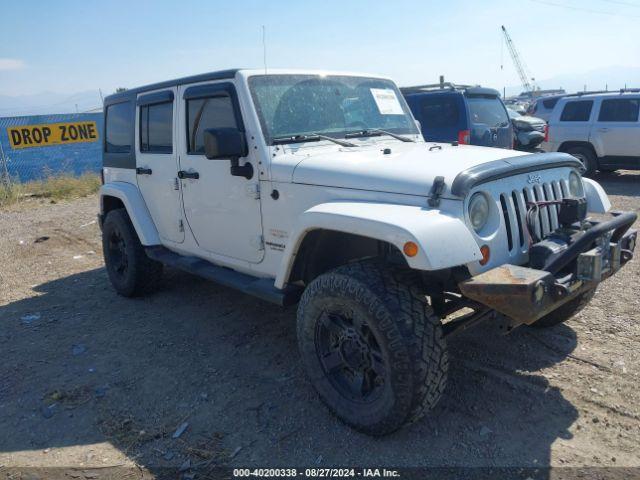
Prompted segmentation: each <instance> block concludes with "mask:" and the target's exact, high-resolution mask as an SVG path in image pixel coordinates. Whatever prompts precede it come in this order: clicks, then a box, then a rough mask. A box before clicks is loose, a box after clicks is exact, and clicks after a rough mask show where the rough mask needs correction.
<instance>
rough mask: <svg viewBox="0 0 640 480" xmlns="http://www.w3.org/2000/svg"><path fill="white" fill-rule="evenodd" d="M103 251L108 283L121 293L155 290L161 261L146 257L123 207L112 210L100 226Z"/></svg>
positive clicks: (160, 277)
mask: <svg viewBox="0 0 640 480" xmlns="http://www.w3.org/2000/svg"><path fill="white" fill-rule="evenodd" d="M102 251H103V254H104V263H105V266H106V268H107V273H108V275H109V280H110V281H111V285H113V288H114V289H115V290H116V292H118V293H119V294H120V295H123V296H125V297H135V296H138V295H142V294H145V293H150V292H152V291H153V290H155V289H156V288H157V287H158V285H159V284H160V280H161V279H162V264H161V263H159V262H156V261H155V260H152V259H150V258H149V257H147V255H146V253H145V252H144V248H143V246H142V244H141V243H140V240H139V239H138V234H137V233H136V231H135V229H134V228H133V225H132V223H131V220H130V219H129V215H128V214H127V212H126V210H124V209H122V208H119V209H116V210H111V211H110V212H109V213H108V214H107V216H106V218H105V220H104V224H103V226H102Z"/></svg>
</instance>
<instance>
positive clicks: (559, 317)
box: [531, 288, 596, 328]
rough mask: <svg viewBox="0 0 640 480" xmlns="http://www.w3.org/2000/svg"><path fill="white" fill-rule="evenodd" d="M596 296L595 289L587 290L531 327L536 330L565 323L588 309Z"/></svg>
mask: <svg viewBox="0 0 640 480" xmlns="http://www.w3.org/2000/svg"><path fill="white" fill-rule="evenodd" d="M595 294H596V289H595V288H593V289H591V290H587V291H586V292H583V293H581V294H580V295H578V296H577V297H576V298H574V299H573V300H569V301H568V302H567V303H565V304H564V305H561V306H560V307H558V308H556V309H555V310H554V311H553V312H551V313H548V314H546V315H545V316H544V317H542V318H541V319H539V320H536V321H535V322H534V323H533V324H532V325H531V326H532V327H535V328H547V327H553V326H555V325H559V324H561V323H564V322H566V321H567V320H569V319H570V318H571V317H573V316H574V315H576V314H577V313H578V312H580V311H581V310H582V309H583V308H584V307H586V306H587V304H588V303H589V302H590V301H591V299H592V298H593V296H594V295H595Z"/></svg>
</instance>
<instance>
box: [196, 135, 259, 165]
mask: <svg viewBox="0 0 640 480" xmlns="http://www.w3.org/2000/svg"><path fill="white" fill-rule="evenodd" d="M247 153H248V152H247V141H246V139H245V136H244V133H243V132H241V131H240V130H238V129H237V128H210V129H208V130H205V131H204V155H205V156H206V157H207V158H208V159H209V160H221V159H226V160H229V159H234V158H235V159H238V158H240V157H244V156H246V155H247Z"/></svg>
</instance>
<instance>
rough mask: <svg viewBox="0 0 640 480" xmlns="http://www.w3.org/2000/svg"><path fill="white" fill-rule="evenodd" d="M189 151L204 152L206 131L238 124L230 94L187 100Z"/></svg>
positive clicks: (233, 126)
mask: <svg viewBox="0 0 640 480" xmlns="http://www.w3.org/2000/svg"><path fill="white" fill-rule="evenodd" d="M187 122H188V123H187V146H188V148H187V152H188V153H195V154H204V131H205V130H207V129H209V128H235V127H237V126H238V123H237V121H236V116H235V113H234V111H233V103H232V102H231V97H229V95H219V96H215V97H209V98H196V99H193V100H187Z"/></svg>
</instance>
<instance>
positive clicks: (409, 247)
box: [402, 242, 418, 257]
mask: <svg viewBox="0 0 640 480" xmlns="http://www.w3.org/2000/svg"><path fill="white" fill-rule="evenodd" d="M402 251H403V252H404V254H405V255H406V256H407V257H415V256H416V255H417V254H418V245H416V244H415V243H414V242H407V243H405V244H404V247H402Z"/></svg>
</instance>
